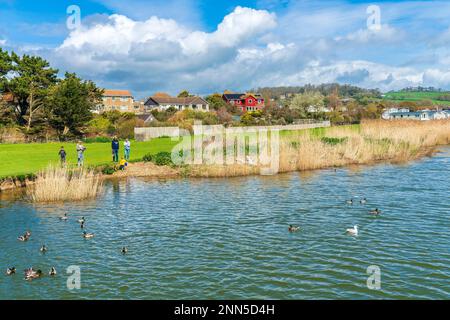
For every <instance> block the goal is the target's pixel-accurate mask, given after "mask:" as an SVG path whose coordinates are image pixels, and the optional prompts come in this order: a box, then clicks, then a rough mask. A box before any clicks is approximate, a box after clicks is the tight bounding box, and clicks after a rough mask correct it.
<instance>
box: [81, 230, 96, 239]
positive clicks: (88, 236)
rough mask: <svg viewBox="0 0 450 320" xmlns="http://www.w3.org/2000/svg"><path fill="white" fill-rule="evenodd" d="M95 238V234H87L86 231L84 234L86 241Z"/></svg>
mask: <svg viewBox="0 0 450 320" xmlns="http://www.w3.org/2000/svg"><path fill="white" fill-rule="evenodd" d="M93 237H94V234H93V233H87V232H86V231H85V232H83V238H85V239H91V238H93Z"/></svg>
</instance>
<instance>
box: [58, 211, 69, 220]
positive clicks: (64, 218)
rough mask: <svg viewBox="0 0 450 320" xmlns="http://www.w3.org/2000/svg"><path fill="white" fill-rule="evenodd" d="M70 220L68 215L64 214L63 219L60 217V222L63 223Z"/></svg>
mask: <svg viewBox="0 0 450 320" xmlns="http://www.w3.org/2000/svg"><path fill="white" fill-rule="evenodd" d="M68 219H69V218H68V217H67V213H64V215H63V216H62V217H59V220H61V221H67V220H68Z"/></svg>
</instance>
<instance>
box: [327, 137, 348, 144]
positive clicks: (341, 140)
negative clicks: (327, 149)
mask: <svg viewBox="0 0 450 320" xmlns="http://www.w3.org/2000/svg"><path fill="white" fill-rule="evenodd" d="M320 140H321V141H322V142H323V143H325V144H329V145H332V146H335V145H337V144H340V143H344V142H346V141H347V138H329V137H323V138H322V139H320Z"/></svg>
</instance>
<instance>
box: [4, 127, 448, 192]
mask: <svg viewBox="0 0 450 320" xmlns="http://www.w3.org/2000/svg"><path fill="white" fill-rule="evenodd" d="M162 139H164V138H162ZM168 140H169V141H166V142H167V144H166V145H163V144H162V143H161V139H155V140H152V141H151V142H148V143H147V144H153V146H158V148H155V147H153V151H157V150H164V151H165V152H167V151H170V149H171V148H172V147H173V146H174V145H175V144H176V143H175V142H172V141H170V139H168ZM169 142H170V143H169ZM448 144H450V121H424V122H416V121H381V120H380V121H366V122H363V123H362V124H361V125H360V126H345V127H332V128H326V129H315V130H303V131H297V132H290V133H289V134H282V135H280V149H279V165H278V170H277V172H278V173H285V172H293V171H307V170H316V169H324V168H333V167H334V168H337V167H343V166H348V165H370V164H375V163H380V162H393V163H402V162H407V161H411V160H415V159H418V158H421V157H424V156H429V155H432V154H433V152H435V150H436V148H437V147H438V146H440V145H448ZM107 147H109V145H108V144H106V146H105V145H103V146H102V148H107ZM169 147H170V148H169ZM147 150H148V149H147ZM145 151H146V150H145V149H142V150H141V151H140V153H141V154H145ZM135 157H137V156H136V155H135ZM135 159H136V158H135ZM101 166H102V165H98V166H97V168H101ZM103 166H104V165H103ZM262 169H263V166H261V165H259V164H256V165H250V164H248V163H247V164H245V163H236V164H233V165H184V166H180V167H178V166H158V165H156V164H154V163H152V162H138V161H137V160H134V161H132V162H131V163H130V164H129V166H128V167H127V169H126V170H125V171H118V172H115V173H113V174H112V175H106V174H101V179H120V178H126V177H154V178H167V177H171V178H173V177H188V178H208V177H210V178H220V177H237V176H249V175H258V174H260V173H261V170H262ZM33 183H34V182H33V179H32V178H23V177H21V179H20V180H18V179H15V180H14V179H9V180H8V179H7V180H4V181H3V182H1V183H0V190H7V189H14V188H20V187H29V186H31V185H33Z"/></svg>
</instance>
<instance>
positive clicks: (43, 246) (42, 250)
mask: <svg viewBox="0 0 450 320" xmlns="http://www.w3.org/2000/svg"><path fill="white" fill-rule="evenodd" d="M39 251H41V252H42V253H46V252H47V251H48V248H47V246H46V245H45V244H44V245H42V247H41V249H39Z"/></svg>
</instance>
